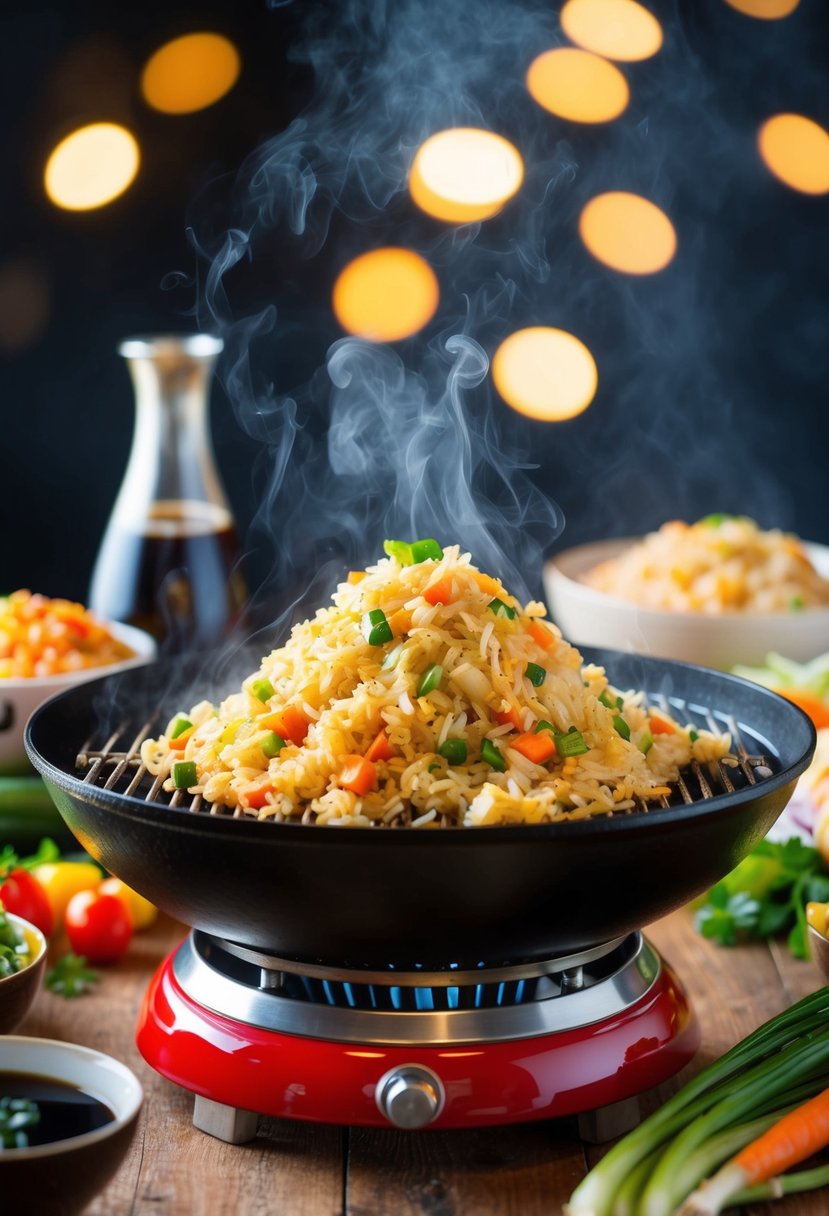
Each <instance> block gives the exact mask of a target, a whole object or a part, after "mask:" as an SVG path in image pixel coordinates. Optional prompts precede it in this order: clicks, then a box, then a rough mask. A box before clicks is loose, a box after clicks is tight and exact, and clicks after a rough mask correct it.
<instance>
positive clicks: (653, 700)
mask: <svg viewBox="0 0 829 1216" xmlns="http://www.w3.org/2000/svg"><path fill="white" fill-rule="evenodd" d="M648 701H649V705H650V707H651V708H654V709H657V710H661V711H662V712H663V713H667V714H669V715H670V716H671V717H673V718H674V719H675V720H676V721H679V722H680V723H681V724H683V725H689V726H691V727H695V728H697V729H698V728H700V727H703V728H705V729H707V730H711V731H715V732H720V733H721V732H723V731H728V732H729V733H730V735H731V739H732V754H733V755H734V756H735V758H736V763H735V764H733V766H732V765H729V764H725V763H723V762H722V761H717V762H716V763H714V764H709V765H706V766H705V767H703V766H702V765H700V764H699V763H698V762H697V761H692V763H691V764H690V765H689V766H688V767H687V768H686V769H684V770H683V771H682V773H681V774H680V777H679V780H678V781H677V783H676V785H675V786H674V789H673V790H672V793H671V794H670V795H663V796H662V797H661V798H660V799H659V800H658V803H657V805H660V806H663V807H670V806H682V805H688V804H691V803H694V802H700V801H706V800H708V799H711V798H713V797H715V796H717V795H718V794H731V793H734V792H735V791H736V790H739V789H742V788H745V787H746V786H753V785H756V784H757V782H758V781H762V780H764V779H765V778H767V777H770V776H771V775H772V772H773V761H772V760H771V759H770V758H769V757H768V756H767V755H765V754H757V753H756V752H754V751H750V750H749V747H748V746H747V743H746V742H745V741H744V738H743V732H741V730H740V728H739V726H738V724H737V722H736V720H735V719H734V717H733V716H732V715H730V714H723V713H719V712H716V711H714V710H712V709H709V708H708V707H706V706H700V705H696V704H693V703H691V702H688V701H685V700H683V699H681V698H679V697H670V698H669V697H665V696H651V697H650V698H649V699H648ZM159 719H160V713H159V714H156V715H153V717H151V718H150V719H148V720H147V721H144V722H142V723H141V724H140V725H138V726H136V725H135V723H134V722H131V721H130V720H126V721H124V722H122V723H121V724H120V725H119V726H118V727H116V729H115V730H113V731H112V732H111V733H110V734H109V735H108V736H107V737H106V739H105V740H103V742H101V743H97V744H96V741H95V739H94V738H92V739H90V740H88V741H87V742H86V743H85V744H84V746H83V748H82V749H81V751H80V752H79V753H78V755H77V757H76V761H75V764H76V768H77V769H78V770H79V771H83V772H84V777H83V781H84V784H86V785H93V786H96V787H98V788H100V789H105V790H112V791H115V792H117V793H119V794H125V795H129V796H131V797H136V798H140V799H143V801H145V802H148V803H156V804H158V805H163V806H169V807H174V808H182V809H185V810H190V811H192V812H194V813H200V814H210V815H221V816H226V817H229V818H237V819H239V818H257V815H256V812H255V811H254V812H249V811H246V810H244V809H243V808H240V807H236V808H235V809H230V808H228V807H225V806H221V805H217V804H213V803H210V802H207V801H206V800H205V799H204V798H203V797H202V795H201V794H195V795H191V794H188V792H187V791H186V790H174V791H173V792H172V793H171V792H168V791H167V790H165V789H164V788H163V782H164V780H165V778H164V777H161V776H159V777H154V776H153V775H152V774H151V773H150V772H149V770H148V769H147V767H146V765H144V763H143V762H142V760H141V754H140V753H141V745H142V743H143V742H144V740H145V739H147V738H151V737H152V736H153V733H154V732H155V733H158V730H159V729H160V723H159ZM749 741H750V742H752V743H757V742H758V741H757V740H756V739H751V740H749ZM644 805H645V804H644V803H642V804H640V808H639V809H640V810H641V809H644ZM617 813H618V812H617ZM276 822H278V821H276ZM408 822H409V820H408V818H407V816H406V814H403V815H401V816H399V817H398V818H397V819H396V820H395V822H394V824H393V825H391V826H392V827H405V826H407V823H408ZM449 822H450V821H448V820H447V824H448V823H449Z"/></svg>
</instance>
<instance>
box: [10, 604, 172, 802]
mask: <svg viewBox="0 0 829 1216" xmlns="http://www.w3.org/2000/svg"><path fill="white" fill-rule="evenodd" d="M155 654H156V644H155V640H154V639H153V638H152V637H150V635H149V634H147V633H145V632H144V631H143V630H141V629H136V628H134V627H133V626H131V625H123V624H120V623H118V622H114V621H105V620H102V619H101V618H99V617H96V616H95V615H94V614H93V613H91V612H89V611H88V609H86V608H85V607H84V606H83V605H82V604H78V603H74V602H72V601H71V600H65V599H50V598H49V597H47V596H45V595H37V594H32V593H31V592H29V591H14V592H12V594H11V595H7V596H0V778H2V777H8V776H12V775H21V774H26V775H31V772H32V769H31V766H30V764H29V761H28V759H27V757H26V751H25V748H24V746H23V729H24V727H25V725H26V722H27V721H28V719H29V716H30V715H31V714H32V713H33V712H34V710H35V709H37V707H38V706H39V705H41V704H42V703H43V702H44V701H46V700H48V699H49V697H52V696H54V695H55V694H57V693H59V692H63V691H64V689H66V688H68V687H70V685H73V684H78V683H80V682H81V681H83V680H92V679H95V678H96V677H97V676H99V675H101V674H102V672H103V671H105V672H106V673H107V674H108V673H110V672H116V671H123V670H125V669H126V668H128V667H135V666H138V665H139V664H141V663H146V662H148V661H149V660H150V659H152V658H154V657H155Z"/></svg>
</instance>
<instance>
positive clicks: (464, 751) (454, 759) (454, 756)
mask: <svg viewBox="0 0 829 1216" xmlns="http://www.w3.org/2000/svg"><path fill="white" fill-rule="evenodd" d="M468 754H469V749H468V748H467V746H466V742H465V740H463V739H446V740H444V742H443V743H441V745H440V747H439V748H438V755H439V756H443V758H444V760H448V761H449V763H450V764H465V763H466V757H467V755H468Z"/></svg>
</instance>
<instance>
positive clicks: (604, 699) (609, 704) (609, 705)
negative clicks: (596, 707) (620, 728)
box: [599, 688, 613, 709]
mask: <svg viewBox="0 0 829 1216" xmlns="http://www.w3.org/2000/svg"><path fill="white" fill-rule="evenodd" d="M599 700H600V701H601V703H602V705H604V707H605V709H613V701H612V700H611V698H610V697H609V696H608V694H607V689H606V688H605V689H603V690H602V692H600V693H599Z"/></svg>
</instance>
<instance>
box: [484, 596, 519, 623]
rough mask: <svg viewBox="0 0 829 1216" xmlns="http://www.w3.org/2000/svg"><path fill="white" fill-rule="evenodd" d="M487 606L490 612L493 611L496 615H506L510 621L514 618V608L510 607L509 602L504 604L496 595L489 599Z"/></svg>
mask: <svg viewBox="0 0 829 1216" xmlns="http://www.w3.org/2000/svg"><path fill="white" fill-rule="evenodd" d="M487 608H489V610H490V611H491V612H494V613H495V615H496V616H506V617H509V619H510V620H511V621H514V620H515V609H514V608H510V606H509V604H505V603H504V601H503V600H499V599H498V598H497V597H496V598H495V599H494V600H490V601H489V603H488V604H487Z"/></svg>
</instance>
